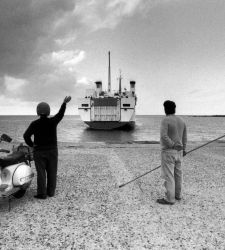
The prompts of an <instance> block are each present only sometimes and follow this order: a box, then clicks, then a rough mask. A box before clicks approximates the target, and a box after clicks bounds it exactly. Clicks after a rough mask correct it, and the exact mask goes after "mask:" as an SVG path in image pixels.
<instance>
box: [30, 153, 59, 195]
mask: <svg viewBox="0 0 225 250" xmlns="http://www.w3.org/2000/svg"><path fill="white" fill-rule="evenodd" d="M34 162H35V166H36V170H37V194H38V195H48V196H54V194H55V189H56V178H57V164H58V149H48V150H35V151H34ZM46 176H47V185H46Z"/></svg>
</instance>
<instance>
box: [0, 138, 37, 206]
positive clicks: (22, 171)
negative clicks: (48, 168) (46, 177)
mask: <svg viewBox="0 0 225 250" xmlns="http://www.w3.org/2000/svg"><path fill="white" fill-rule="evenodd" d="M2 141H5V142H11V141H12V139H11V138H10V137H9V136H8V135H6V134H2V135H1V137H0V142H2ZM0 152H3V153H9V154H7V155H6V156H4V157H1V158H0V199H4V198H8V201H9V210H10V201H11V198H12V197H15V198H21V197H23V196H24V195H25V193H26V191H27V189H28V187H29V186H30V184H31V182H32V179H33V177H34V173H33V171H32V169H31V161H32V160H33V157H32V152H31V150H30V148H29V147H28V146H25V145H23V144H20V145H19V146H17V147H14V148H13V150H12V152H10V150H6V149H0Z"/></svg>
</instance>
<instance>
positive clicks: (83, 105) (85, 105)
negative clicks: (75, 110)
mask: <svg viewBox="0 0 225 250" xmlns="http://www.w3.org/2000/svg"><path fill="white" fill-rule="evenodd" d="M81 106H82V107H88V106H89V105H88V104H81Z"/></svg>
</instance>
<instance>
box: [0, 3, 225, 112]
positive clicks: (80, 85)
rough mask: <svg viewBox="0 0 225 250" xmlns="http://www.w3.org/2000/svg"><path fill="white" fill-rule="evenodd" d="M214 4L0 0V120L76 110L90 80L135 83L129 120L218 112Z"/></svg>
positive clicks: (221, 8)
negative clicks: (47, 109)
mask: <svg viewBox="0 0 225 250" xmlns="http://www.w3.org/2000/svg"><path fill="white" fill-rule="evenodd" d="M224 24H225V1H224V0H129V1H128V0H63V1H62V0H39V1H37V0H1V1H0V38H1V39H0V115H35V114H36V106H37V104H38V103H39V102H42V101H46V102H48V103H49V104H50V106H51V114H54V113H56V112H57V111H58V109H59V107H60V105H61V103H62V101H63V99H64V97H65V96H68V95H71V96H72V101H71V102H70V103H69V104H68V105H67V106H68V108H67V111H66V114H69V115H77V114H78V109H77V105H78V99H79V98H81V97H83V96H84V95H85V89H90V88H94V87H95V85H94V82H95V81H98V80H102V82H103V88H104V89H107V82H108V51H110V52H111V77H112V89H113V90H116V89H118V76H119V71H120V70H121V71H122V77H123V79H122V87H123V88H125V87H126V88H128V89H129V81H130V80H134V81H136V94H137V97H138V102H137V108H136V112H137V114H138V115H163V114H164V111H163V102H164V101H165V100H173V101H175V103H176V105H177V110H176V111H177V114H180V115H224V114H225V26H224Z"/></svg>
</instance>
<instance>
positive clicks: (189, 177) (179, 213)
mask: <svg viewBox="0 0 225 250" xmlns="http://www.w3.org/2000/svg"><path fill="white" fill-rule="evenodd" d="M195 146H196V143H188V150H189V149H192V148H194V147H195ZM224 154H225V148H224V145H223V143H222V144H221V143H212V144H209V145H207V146H206V147H203V148H201V149H199V150H198V151H195V152H193V153H191V154H190V155H188V156H187V157H185V158H184V163H183V172H184V194H183V199H182V200H181V201H179V202H176V204H175V205H173V206H163V205H160V204H157V203H156V199H157V198H160V197H162V196H163V194H164V189H163V187H162V181H161V178H160V170H156V171H154V172H152V173H151V174H149V175H147V176H145V177H143V178H141V179H139V180H138V181H135V182H133V183H132V184H129V185H126V186H124V187H123V188H119V185H121V184H123V183H126V182H127V181H129V180H130V179H133V178H135V177H137V176H139V175H141V174H143V173H145V172H147V171H148V170H150V169H153V168H154V167H157V166H158V165H159V164H160V151H159V144H154V143H153V144H148V143H147V144H140V143H132V144H130V143H128V144H106V143H80V144H77V143H59V166H58V179H57V190H56V196H55V197H53V198H49V199H47V200H43V201H42V200H36V199H34V198H33V195H34V194H35V193H36V171H35V169H34V164H33V163H32V168H33V169H34V173H35V178H34V180H33V182H32V184H31V187H30V188H29V189H28V191H27V193H26V195H25V196H24V197H23V198H22V199H19V200H15V199H14V200H13V201H12V202H11V207H12V208H11V211H10V212H8V211H7V203H0V212H1V230H2V233H1V235H0V248H2V249H4V250H7V249H38V250H41V249H45V250H48V249H88V250H89V249H91V250H92V249H134V250H136V249H153V250H154V249H159V250H161V249H165V250H167V249H177V250H179V249H190V250H191V249H224V247H225V243H224V238H225V212H224V205H225V195H224V193H225V187H224V179H225V168H224Z"/></svg>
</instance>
